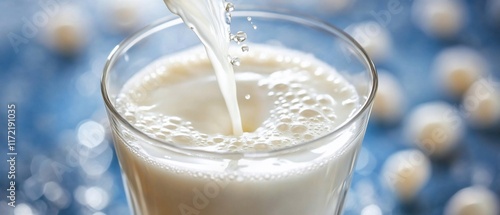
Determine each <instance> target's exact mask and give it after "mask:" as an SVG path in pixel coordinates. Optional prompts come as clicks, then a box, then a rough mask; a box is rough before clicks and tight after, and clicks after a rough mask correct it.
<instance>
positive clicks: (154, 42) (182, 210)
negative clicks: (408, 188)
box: [102, 10, 377, 215]
mask: <svg viewBox="0 0 500 215" xmlns="http://www.w3.org/2000/svg"><path fill="white" fill-rule="evenodd" d="M231 28H232V29H233V30H234V31H239V30H242V31H245V32H246V33H247V35H248V40H249V41H247V42H250V43H252V44H260V45H269V46H279V47H286V48H288V49H294V50H298V51H301V52H305V53H309V54H311V55H314V56H315V57H316V58H318V59H320V60H321V61H323V62H324V63H326V64H329V65H330V66H331V67H332V68H335V69H336V70H337V71H338V72H339V73H341V74H342V75H343V76H344V77H345V79H346V80H348V81H349V82H350V83H351V84H352V85H353V86H354V87H355V89H356V91H357V93H358V94H359V98H360V100H361V101H360V104H359V106H357V107H356V108H355V110H353V111H354V114H352V117H350V118H349V119H348V120H347V121H345V122H344V123H343V124H341V125H340V126H338V127H337V128H336V129H335V130H334V131H332V132H330V133H328V134H327V135H325V136H323V137H320V138H318V139H315V140H312V141H309V142H304V143H301V144H298V145H295V146H290V147H287V148H282V149H279V150H274V151H265V152H251V153H217V152H209V151H201V150H195V149H189V148H187V147H183V146H182V145H179V144H177V143H171V142H163V141H160V140H157V139H155V138H152V137H150V136H148V135H146V134H144V133H143V132H141V130H139V129H137V128H135V127H134V126H133V125H131V124H130V123H129V122H128V121H127V120H126V118H125V117H124V116H123V115H121V114H120V113H119V112H118V111H117V109H116V97H117V95H118V94H119V93H120V91H121V90H122V88H123V87H124V84H125V83H126V82H127V81H128V80H129V79H130V78H131V77H132V76H133V75H134V74H136V73H137V72H139V71H141V70H142V69H143V68H145V67H146V66H148V65H150V64H151V63H153V62H155V61H156V60H157V59H159V58H161V57H162V56H166V55H171V54H175V53H178V52H181V51H183V50H186V49H189V48H192V47H195V46H199V45H200V42H199V40H198V39H197V37H196V36H195V35H194V33H193V32H192V31H191V30H190V29H189V28H188V27H186V26H185V25H184V24H183V23H182V21H181V20H180V19H177V18H166V19H164V20H160V21H159V22H156V23H155V24H152V25H150V26H148V27H146V28H145V29H143V30H142V31H140V32H138V33H136V34H134V35H132V36H131V37H130V38H128V39H126V40H125V41H123V42H122V43H121V44H119V45H118V46H117V47H116V48H115V49H114V50H113V51H112V53H111V55H110V56H109V58H108V60H107V63H106V66H105V68H104V75H103V78H102V94H103V97H104V101H105V104H106V108H107V111H108V116H109V120H110V124H111V129H112V133H113V138H114V143H115V149H116V152H117V155H118V159H119V162H120V166H121V169H122V178H123V181H124V184H125V189H126V193H127V197H128V200H129V204H130V207H131V210H132V212H133V213H134V214H143V215H147V214H168V215H173V214H204V215H271V214H274V215H285V214H286V215H327V214H328V215H331V214H340V213H341V211H342V205H343V202H344V199H345V195H346V193H347V191H348V189H349V186H350V181H351V177H352V172H353V166H354V164H355V160H356V157H357V153H358V151H359V149H360V147H361V142H362V140H363V137H364V134H365V129H366V126H367V122H368V119H369V115H370V111H371V106H372V101H373V97H374V95H375V91H376V89H377V74H376V70H375V67H374V65H373V63H372V62H371V60H370V59H369V57H368V56H367V54H366V52H365V51H364V50H363V49H362V48H361V46H360V45H359V44H358V43H356V42H355V41H354V40H353V39H352V38H351V37H350V36H348V35H347V34H345V33H344V32H342V31H341V30H339V29H337V28H335V27H333V26H331V25H328V24H326V23H323V22H321V21H317V20H314V19H311V18H301V17H297V16H296V15H286V14H284V13H276V12H267V11H262V10H261V11H235V12H233V14H232V25H231ZM165 99H168V98H165Z"/></svg>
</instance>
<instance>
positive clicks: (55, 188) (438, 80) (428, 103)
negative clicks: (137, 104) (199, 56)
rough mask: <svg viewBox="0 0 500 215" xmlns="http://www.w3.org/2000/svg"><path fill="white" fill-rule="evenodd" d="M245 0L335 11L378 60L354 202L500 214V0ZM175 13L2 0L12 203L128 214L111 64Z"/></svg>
mask: <svg viewBox="0 0 500 215" xmlns="http://www.w3.org/2000/svg"><path fill="white" fill-rule="evenodd" d="M232 2H233V3H234V4H235V5H236V10H237V9H238V5H254V6H258V7H267V8H288V9H291V10H293V11H297V14H299V13H300V14H307V15H310V16H313V17H316V18H318V19H322V20H324V21H326V22H329V23H331V24H334V25H336V26H338V27H339V28H341V29H344V30H345V31H347V32H348V33H350V34H351V35H352V36H353V37H354V38H355V39H356V40H358V42H359V43H360V44H361V45H362V46H364V47H365V49H366V50H367V51H368V53H369V54H370V55H371V57H372V58H373V60H374V61H375V64H376V66H377V69H378V70H379V72H380V88H379V92H378V93H379V94H378V95H377V99H376V102H375V106H374V111H373V114H372V120H371V122H370V124H369V127H368V131H367V134H366V138H365V141H364V143H363V148H362V150H361V151H360V154H359V157H358V162H357V165H356V168H355V172H354V178H353V182H352V185H351V190H350V192H349V194H348V197H347V199H346V203H345V207H344V214H346V215H347V214H362V215H379V214H474V215H476V214H479V215H481V214H485V215H495V214H500V213H499V210H498V205H499V204H500V202H499V200H498V199H499V195H500V174H499V173H500V123H499V121H500V90H499V89H500V84H499V83H500V81H499V80H500V69H499V68H500V58H499V56H500V1H498V0H479V1H473V0H307V1H306V0H295V1H285V0H255V1H245V0H233V1H232ZM168 15H171V14H170V12H169V11H168V10H167V9H166V7H165V6H164V4H163V2H162V1H161V0H92V1H74V0H0V95H1V97H0V98H1V99H0V107H1V108H0V110H1V111H0V122H1V126H0V128H1V138H0V139H2V140H3V142H2V144H1V145H0V152H1V154H0V160H2V162H1V163H0V188H1V189H0V196H1V198H0V214H7V215H10V214H15V215H29V214H85V215H87V214H89V215H103V214H120V215H121V214H129V211H128V206H127V202H126V197H125V193H124V189H123V185H122V181H121V176H120V170H119V165H118V162H117V159H116V156H115V153H114V149H113V145H112V141H111V139H110V134H109V127H108V126H109V125H108V122H107V118H106V113H105V110H104V105H103V102H102V99H101V96H100V85H99V84H100V76H101V73H102V69H103V67H104V63H105V61H106V57H107V55H108V54H109V53H110V52H111V50H112V49H113V48H114V47H115V46H116V45H117V44H118V43H119V42H120V41H121V40H123V39H124V38H125V37H127V36H128V35H130V34H132V33H133V32H134V31H136V30H138V29H140V28H141V27H144V26H145V25H147V24H148V23H151V22H153V21H154V20H157V19H159V18H161V17H164V16H168ZM9 104H15V112H16V121H15V127H16V145H15V152H16V153H17V155H16V164H15V167H16V168H15V172H16V173H15V174H16V178H15V183H16V185H15V188H16V196H15V198H16V199H15V201H16V205H17V206H16V207H15V208H11V207H10V206H8V205H7V203H8V202H9V201H10V200H9V199H8V198H6V197H7V196H8V195H9V193H8V191H7V189H8V188H9V186H10V185H9V183H10V181H11V180H10V179H8V178H7V176H8V171H9V168H10V165H9V163H8V162H5V161H6V160H8V159H9V157H10V156H8V155H7V153H8V151H7V150H8V145H7V142H6V141H5V140H7V129H8V126H7V121H8V105H9Z"/></svg>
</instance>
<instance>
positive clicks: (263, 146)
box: [117, 45, 359, 152]
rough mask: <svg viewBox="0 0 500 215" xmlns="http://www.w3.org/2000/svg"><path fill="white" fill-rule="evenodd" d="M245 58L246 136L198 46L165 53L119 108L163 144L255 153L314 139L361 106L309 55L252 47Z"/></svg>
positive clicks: (241, 78)
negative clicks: (237, 129)
mask: <svg viewBox="0 0 500 215" xmlns="http://www.w3.org/2000/svg"><path fill="white" fill-rule="evenodd" d="M240 58H241V61H242V66H241V67H238V68H237V69H236V71H237V72H236V75H235V77H236V81H237V85H238V91H239V94H238V95H237V98H238V100H239V103H240V108H241V110H242V119H243V125H244V126H243V128H244V129H245V131H246V132H244V133H243V134H242V135H237V136H236V135H232V133H231V122H230V120H229V119H228V117H227V114H226V112H225V111H226V110H225V109H224V107H225V106H224V100H223V99H222V98H221V97H220V95H219V94H220V93H219V89H218V88H217V83H216V81H215V80H214V77H213V72H212V70H211V69H210V66H209V65H210V62H209V60H208V59H207V58H206V57H205V55H204V53H203V50H202V49H200V48H198V49H193V50H188V51H186V52H184V53H181V54H178V55H175V56H166V57H164V58H163V59H160V60H159V61H157V62H156V63H154V66H152V67H148V68H146V69H144V71H141V72H140V73H138V75H136V76H135V77H133V78H132V79H131V80H130V81H129V84H127V85H126V86H125V88H124V89H123V91H122V94H121V95H120V96H119V99H118V104H117V106H118V107H119V108H118V110H119V111H120V112H121V113H122V114H123V115H124V116H125V118H126V119H127V120H129V121H130V122H131V123H132V124H133V125H134V126H135V127H137V128H138V129H140V130H141V131H143V132H144V133H146V134H147V135H149V136H151V137H153V138H156V139H158V140H161V141H165V142H171V143H175V144H180V145H183V146H187V147H190V148H196V149H201V150H206V151H216V152H254V151H270V150H275V149H280V148H284V147H289V146H292V145H297V144H300V143H303V142H307V141H311V140H314V139H317V138H319V137H321V136H324V135H325V134H328V133H330V132H332V131H333V130H334V129H335V128H337V127H338V126H339V125H340V124H342V123H343V122H345V121H347V119H348V118H349V117H350V116H352V114H353V113H354V112H355V110H356V109H357V107H359V101H358V100H359V98H358V95H357V93H356V91H355V89H354V87H353V86H352V85H350V84H349V83H348V82H347V81H345V80H344V78H343V77H342V76H341V75H340V74H338V73H336V72H334V69H333V68H330V67H329V66H327V65H325V64H324V63H321V62H320V61H319V60H316V59H314V58H313V57H311V56H307V55H305V54H302V53H298V52H295V51H291V50H287V49H280V48H270V47H264V46H258V45H252V52H248V53H244V54H242V55H241V57H240ZM159 65H161V66H159ZM159 68H160V69H159Z"/></svg>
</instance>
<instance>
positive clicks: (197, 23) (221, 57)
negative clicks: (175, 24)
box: [165, 0, 243, 134]
mask: <svg viewBox="0 0 500 215" xmlns="http://www.w3.org/2000/svg"><path fill="white" fill-rule="evenodd" d="M165 4H166V5H167V7H168V9H169V10H170V11H172V12H173V13H175V14H177V15H179V16H180V17H181V18H182V20H183V21H184V23H186V25H188V26H189V27H190V28H191V29H193V31H194V32H195V33H196V35H197V36H198V38H200V40H201V42H202V43H203V45H204V46H205V50H206V52H207V55H208V57H209V58H210V61H211V63H212V67H213V68H214V71H215V74H216V76H217V80H218V83H219V88H220V92H221V93H222V96H223V97H224V100H225V102H226V106H227V110H228V112H229V113H228V114H229V116H230V119H231V123H232V129H233V133H234V134H241V133H242V132H243V131H242V127H241V126H242V125H241V115H240V110H239V107H238V102H237V100H236V85H235V80H234V71H233V67H232V65H231V59H229V58H228V57H230V56H228V50H229V40H230V30H229V22H230V13H229V11H230V10H231V9H230V8H228V7H226V6H225V1H223V0H201V1H200V0H165ZM226 10H227V11H226Z"/></svg>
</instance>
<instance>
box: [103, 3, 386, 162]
mask: <svg viewBox="0 0 500 215" xmlns="http://www.w3.org/2000/svg"><path fill="white" fill-rule="evenodd" d="M231 14H232V15H233V18H234V17H262V18H271V19H276V20H282V21H287V22H293V23H296V24H300V25H303V26H306V27H309V28H311V27H314V28H319V29H321V30H324V31H326V32H327V33H329V34H332V35H334V36H335V37H337V38H339V39H340V40H342V41H343V42H344V43H347V44H348V45H349V46H351V48H354V49H355V51H356V52H357V53H356V54H358V55H360V56H361V58H362V59H361V58H360V62H361V61H364V62H362V63H364V66H365V67H368V68H367V69H369V74H370V78H371V84H372V86H371V89H370V91H369V94H368V96H367V99H366V101H365V102H364V103H363V104H362V106H361V108H359V109H358V110H357V111H356V112H355V114H354V115H353V116H351V117H349V118H348V119H347V120H346V121H345V122H343V123H342V124H340V125H339V126H337V127H336V128H335V129H334V130H333V131H331V132H328V133H327V134H324V135H322V136H320V137H318V138H316V139H313V140H310V141H306V142H302V143H299V144H297V145H292V146H288V147H284V148H279V149H275V150H270V151H258V152H217V151H207V150H202V149H196V148H189V147H184V146H182V145H180V144H176V143H172V142H167V141H161V140H158V139H155V138H153V137H151V136H149V135H147V134H145V133H144V132H142V131H141V130H139V129H137V128H136V127H134V126H133V125H132V124H131V123H130V122H128V121H127V120H126V119H125V117H123V116H122V115H121V114H120V113H119V112H118V111H117V110H116V108H115V106H114V105H113V102H112V101H111V98H110V96H109V94H108V90H107V84H106V81H107V79H108V73H109V72H110V71H111V68H113V66H114V64H115V62H116V60H117V59H118V58H119V57H120V56H121V54H122V53H124V52H126V51H128V49H130V48H131V47H132V46H134V45H135V44H136V43H137V42H139V41H141V40H142V39H144V38H146V37H148V36H150V35H152V34H155V33H157V32H159V31H161V30H164V29H167V28H169V27H173V26H175V25H178V24H183V22H182V20H181V19H180V18H179V17H177V16H167V17H164V18H161V19H159V20H157V21H155V22H153V23H152V24H150V25H148V26H146V27H144V28H142V29H141V30H139V31H137V32H136V33H134V34H132V35H131V36H129V37H127V38H125V39H124V40H123V41H122V42H120V43H119V44H118V45H117V46H115V47H114V48H113V50H112V51H111V53H110V54H109V55H108V57H107V59H106V64H105V66H104V69H103V75H102V78H101V94H102V97H103V99H104V103H105V106H106V108H107V109H108V115H109V114H111V116H112V117H114V118H115V119H117V120H119V121H120V122H121V123H123V125H124V126H125V127H126V128H127V129H129V130H130V131H132V132H133V133H135V134H134V135H139V136H140V137H141V139H143V140H145V143H144V144H150V145H153V146H154V147H160V148H163V149H167V150H170V151H175V152H180V153H183V154H188V153H191V154H192V153H194V154H196V155H198V156H199V155H203V156H207V157H214V156H216V157H225V156H238V157H245V158H266V157H273V156H276V155H281V154H288V153H293V152H296V151H297V150H300V149H301V148H305V147H307V146H309V145H314V143H317V142H320V141H322V140H324V139H326V138H328V137H331V136H333V135H336V134H339V133H340V132H342V131H344V130H345V129H346V128H347V127H348V126H350V125H352V124H353V123H354V122H355V121H357V120H358V119H359V118H361V117H362V116H363V114H364V113H365V112H366V111H370V110H369V108H370V106H371V104H372V103H373V101H374V98H375V93H376V91H377V88H378V75H377V71H376V68H375V65H374V63H373V61H372V60H371V59H370V57H369V56H368V53H367V52H366V51H365V50H364V49H363V47H362V46H361V45H360V44H359V43H358V42H357V41H356V40H355V39H354V38H352V37H351V36H350V35H349V34H347V33H346V32H344V31H343V30H341V29H339V28H337V27H335V26H333V25H331V24H328V23H326V22H324V21H321V20H318V19H316V18H314V17H310V16H305V15H300V16H297V13H294V15H292V13H290V12H284V11H283V10H279V11H271V10H263V9H258V10H250V9H245V10H238V11H233V12H231ZM125 144H128V143H125Z"/></svg>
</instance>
